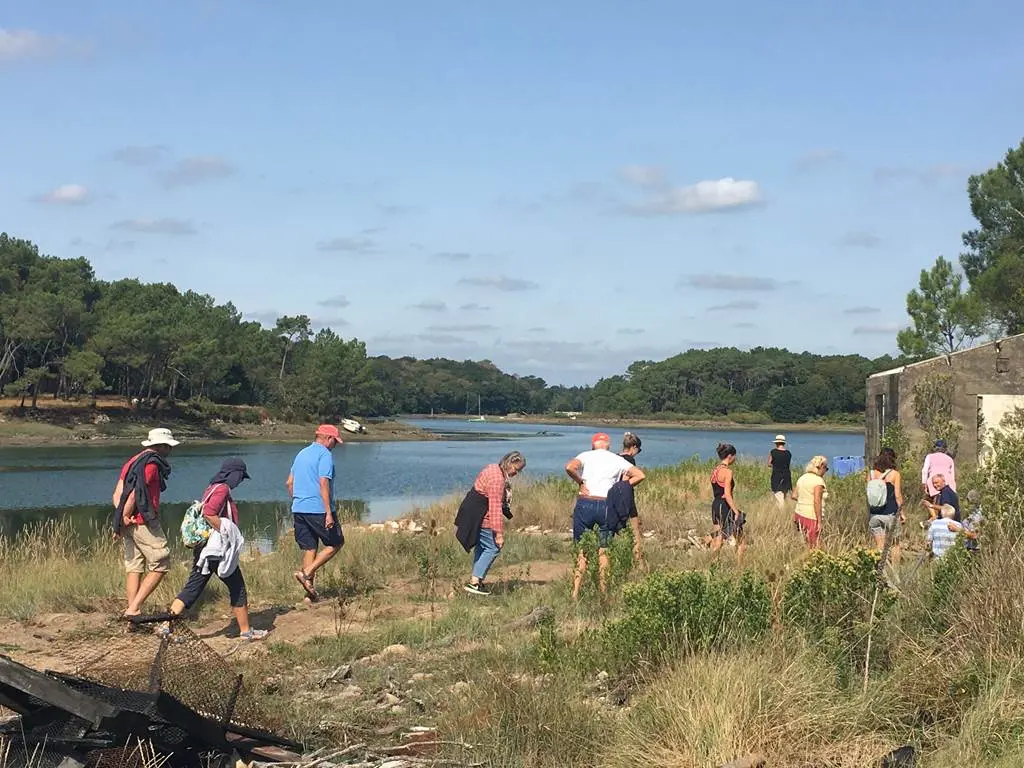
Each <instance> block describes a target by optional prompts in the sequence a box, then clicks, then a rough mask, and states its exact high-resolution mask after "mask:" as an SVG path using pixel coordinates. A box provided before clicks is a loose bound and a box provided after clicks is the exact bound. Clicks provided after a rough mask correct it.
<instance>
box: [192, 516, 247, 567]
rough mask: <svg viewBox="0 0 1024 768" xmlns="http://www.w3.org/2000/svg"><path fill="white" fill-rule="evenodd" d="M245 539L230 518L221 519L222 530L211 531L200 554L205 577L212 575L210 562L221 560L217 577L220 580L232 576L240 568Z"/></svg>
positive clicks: (200, 565)
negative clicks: (239, 563)
mask: <svg viewBox="0 0 1024 768" xmlns="http://www.w3.org/2000/svg"><path fill="white" fill-rule="evenodd" d="M244 546H245V537H244V536H242V532H241V530H239V528H238V526H237V525H235V524H234V523H233V522H231V521H230V520H229V519H228V518H226V517H222V518H221V519H220V530H219V531H211V532H210V538H209V539H207V541H206V546H205V547H203V551H202V552H200V553H199V568H200V569H201V570H202V572H203V575H204V576H206V575H207V574H209V573H210V560H219V561H220V562H219V563H218V564H217V575H218V576H219V577H220V578H222V579H223V578H225V577H227V576H230V575H231V574H232V573H234V572H235V570H236V569H237V568H238V559H239V558H240V557H241V556H242V548H243V547H244Z"/></svg>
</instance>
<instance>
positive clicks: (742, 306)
mask: <svg viewBox="0 0 1024 768" xmlns="http://www.w3.org/2000/svg"><path fill="white" fill-rule="evenodd" d="M760 306H761V304H760V303H759V302H756V301H749V300H746V299H743V300H741V301H727V302H726V303H725V304H715V305H714V306H711V307H708V312H732V311H747V310H751V309H757V308H758V307H760Z"/></svg>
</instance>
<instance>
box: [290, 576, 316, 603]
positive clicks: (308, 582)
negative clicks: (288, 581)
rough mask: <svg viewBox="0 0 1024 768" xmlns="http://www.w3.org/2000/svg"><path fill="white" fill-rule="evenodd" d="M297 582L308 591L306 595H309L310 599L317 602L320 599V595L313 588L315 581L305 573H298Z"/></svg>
mask: <svg viewBox="0 0 1024 768" xmlns="http://www.w3.org/2000/svg"><path fill="white" fill-rule="evenodd" d="M295 580H296V581H297V582H299V584H301V585H302V588H303V589H304V590H306V594H307V595H309V599H310V600H312V601H313V602H316V601H317V600H319V599H320V595H318V594H317V593H316V588H315V587H314V586H313V580H312V579H311V578H309V576H307V575H306V572H305V571H296V572H295Z"/></svg>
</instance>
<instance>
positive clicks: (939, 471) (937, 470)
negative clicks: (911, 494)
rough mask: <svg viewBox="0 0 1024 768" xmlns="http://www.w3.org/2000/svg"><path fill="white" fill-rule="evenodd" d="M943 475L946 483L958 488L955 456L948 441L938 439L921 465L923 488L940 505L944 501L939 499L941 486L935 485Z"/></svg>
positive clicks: (931, 499)
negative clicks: (936, 480)
mask: <svg viewBox="0 0 1024 768" xmlns="http://www.w3.org/2000/svg"><path fill="white" fill-rule="evenodd" d="M937 475H942V477H943V479H944V480H945V481H946V485H948V486H949V487H950V488H952V489H953V490H954V491H955V490H956V463H955V462H954V461H953V457H952V456H950V455H949V453H948V448H947V446H946V441H945V440H943V439H941V438H940V439H938V440H936V441H935V447H934V448H933V449H932V452H931V453H929V454H928V455H927V456H925V457H924V464H923V465H922V467H921V488H922V490H923V491H924V495H925V496H926V497H928V499H929V500H930V501H932V502H934V503H936V504H938V505H939V506H941V505H942V502H941V501H939V500H938V495H939V490H940V489H939V488H937V487H936V486H935V479H934V478H935V477H936V476H937ZM959 519H960V512H959V509H958V510H957V520H959Z"/></svg>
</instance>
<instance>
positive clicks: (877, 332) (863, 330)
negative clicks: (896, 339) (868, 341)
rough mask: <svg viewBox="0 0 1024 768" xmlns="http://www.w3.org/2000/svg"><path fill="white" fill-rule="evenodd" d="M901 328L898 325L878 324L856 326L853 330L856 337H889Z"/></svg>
mask: <svg viewBox="0 0 1024 768" xmlns="http://www.w3.org/2000/svg"><path fill="white" fill-rule="evenodd" d="M901 329H902V326H901V325H900V324H899V323H880V324H878V325H858V326H857V327H856V328H854V329H853V333H854V335H856V336H890V335H892V334H894V333H899V331H900V330H901Z"/></svg>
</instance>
